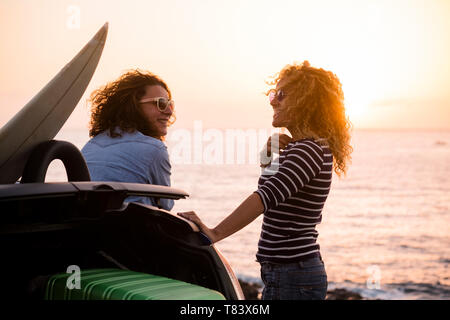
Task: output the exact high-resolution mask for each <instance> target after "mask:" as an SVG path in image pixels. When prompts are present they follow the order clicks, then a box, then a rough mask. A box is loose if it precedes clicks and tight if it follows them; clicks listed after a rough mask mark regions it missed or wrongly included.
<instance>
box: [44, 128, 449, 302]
mask: <svg viewBox="0 0 450 320" xmlns="http://www.w3.org/2000/svg"><path fill="white" fill-rule="evenodd" d="M216 131H219V135H220V130H216ZM216 133H217V132H216ZM169 136H170V129H169ZM55 139H58V140H66V141H70V142H72V143H74V144H75V145H76V146H77V147H79V148H82V147H83V145H84V144H85V143H86V141H87V140H88V133H87V129H85V130H70V129H67V130H64V129H63V130H62V131H61V132H60V133H59V134H58V136H57V137H56V138H55ZM169 140H170V139H168V141H167V145H168V150H169V155H170V156H171V158H172V151H175V150H177V152H179V150H180V145H179V144H178V145H177V144H176V143H174V142H173V141H172V142H171V141H169ZM352 146H353V148H354V152H353V154H352V163H351V164H350V165H349V169H348V172H347V176H346V177H343V178H339V177H337V176H334V177H333V182H332V187H331V192H330V195H329V197H328V200H327V202H326V205H325V208H324V210H323V218H322V223H321V224H320V225H318V228H317V229H318V232H319V238H318V242H319V244H320V246H321V254H322V258H323V260H324V262H325V267H326V270H327V274H328V281H329V289H334V288H345V289H347V290H350V291H353V292H357V293H359V294H361V295H362V296H363V297H365V298H369V299H450V269H449V264H450V131H449V130H434V131H432V130H355V131H354V132H353V134H352ZM204 147H205V148H204V149H208V147H207V146H204ZM194 149H195V148H194ZM194 149H193V151H192V152H193V154H195V152H196V151H195V150H194ZM224 150H225V151H226V150H227V149H224ZM209 151H211V148H209ZM215 151H217V150H215ZM219 151H220V150H219ZM216 154H217V152H216ZM219 154H220V152H219ZM191 156H192V155H191ZM173 157H174V158H176V159H178V160H177V161H175V162H174V163H173V164H172V186H173V187H176V188H179V189H183V190H185V191H186V192H188V193H189V194H190V197H189V198H188V199H186V200H178V201H176V203H175V206H174V208H173V209H172V211H173V212H180V211H191V210H193V211H196V212H197V213H198V215H199V216H200V217H201V218H202V219H203V221H204V222H205V223H206V224H207V225H209V226H215V225H216V224H217V223H219V222H220V221H221V220H222V219H223V218H225V217H226V216H227V215H228V214H230V213H231V212H232V211H233V210H234V209H235V208H236V207H237V206H238V205H239V204H240V203H241V202H242V201H243V200H244V199H245V198H246V197H247V196H249V195H250V194H251V193H252V192H253V191H255V190H256V188H257V181H258V177H259V174H260V168H259V166H258V165H257V164H255V163H254V162H253V161H250V160H249V161H247V162H246V161H228V162H227V161H223V164H217V163H221V161H216V163H215V162H214V161H203V162H202V161H200V163H199V162H198V161H197V162H196V161H190V162H191V163H189V161H180V160H179V159H180V157H179V154H173ZM191 158H192V157H191ZM185 159H187V158H185ZM215 159H216V160H217V158H215ZM224 159H226V155H225V156H224ZM219 160H220V159H219ZM58 162H59V161H54V162H53V163H52V164H51V166H50V168H49V171H48V173H47V179H46V181H65V180H66V175H65V172H64V168H63V166H62V164H61V163H58ZM214 163H215V164H214ZM261 223H262V217H258V218H257V219H256V220H255V221H253V222H252V223H251V224H249V225H248V226H247V227H245V228H244V229H243V230H241V231H239V232H237V233H235V234H234V235H232V236H230V237H229V238H227V239H224V240H222V241H220V242H219V243H217V244H215V246H216V247H217V248H218V249H219V250H220V251H221V252H222V253H223V255H224V256H225V257H226V258H227V260H228V262H229V263H230V264H231V266H232V268H233V270H234V271H235V273H236V275H237V276H238V277H239V278H241V279H243V280H246V281H250V282H257V283H260V284H262V282H261V280H260V270H259V264H258V263H257V262H256V261H255V254H256V250H257V243H258V239H259V234H260V229H261Z"/></svg>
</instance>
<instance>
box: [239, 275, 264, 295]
mask: <svg viewBox="0 0 450 320" xmlns="http://www.w3.org/2000/svg"><path fill="white" fill-rule="evenodd" d="M239 284H240V285H241V288H242V292H243V293H244V296H245V299H246V300H260V299H261V294H260V292H261V289H262V287H261V286H260V285H259V284H257V283H250V282H246V281H244V280H241V279H239Z"/></svg>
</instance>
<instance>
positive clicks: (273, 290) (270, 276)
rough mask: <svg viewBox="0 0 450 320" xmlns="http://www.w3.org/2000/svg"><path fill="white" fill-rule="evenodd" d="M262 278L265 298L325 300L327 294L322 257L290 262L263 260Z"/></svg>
mask: <svg viewBox="0 0 450 320" xmlns="http://www.w3.org/2000/svg"><path fill="white" fill-rule="evenodd" d="M261 279H262V281H263V282H264V290H263V293H262V299H263V300H324V299H325V297H326V295H327V288H328V282H327V273H326V271H325V265H324V263H323V261H322V259H321V258H320V257H315V258H311V259H309V260H306V261H301V262H296V263H289V264H275V263H271V262H262V263H261Z"/></svg>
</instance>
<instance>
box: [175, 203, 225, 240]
mask: <svg viewBox="0 0 450 320" xmlns="http://www.w3.org/2000/svg"><path fill="white" fill-rule="evenodd" d="M177 214H178V215H179V216H181V217H183V218H185V219H187V220H189V221H192V222H193V223H195V224H196V225H197V226H198V227H199V229H200V231H201V232H203V233H204V234H205V235H206V236H207V237H208V238H209V240H211V242H212V243H215V242H217V236H216V234H215V232H214V230H213V229H210V228H208V227H207V226H206V225H205V224H204V223H203V222H202V220H200V218H199V217H198V216H197V214H196V213H195V212H194V211H187V212H178V213H177Z"/></svg>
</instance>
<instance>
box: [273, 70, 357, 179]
mask: <svg viewBox="0 0 450 320" xmlns="http://www.w3.org/2000/svg"><path fill="white" fill-rule="evenodd" d="M273 78H274V80H273V81H270V82H268V84H269V85H276V84H277V83H278V82H280V81H281V80H283V82H284V83H285V84H283V88H282V89H283V90H284V91H285V92H286V94H287V96H286V98H285V99H286V104H287V106H288V111H287V112H289V113H290V116H291V117H292V118H293V119H294V122H295V124H294V129H295V130H296V133H297V134H299V135H300V136H302V137H305V138H313V139H319V138H322V139H326V141H327V144H328V146H329V147H330V150H331V152H332V154H333V158H334V160H333V162H334V163H333V167H334V171H335V172H336V174H337V175H338V176H341V174H342V173H343V174H344V175H345V173H346V171H347V163H348V162H349V161H351V156H350V154H351V153H352V151H353V148H352V147H351V146H350V138H351V137H350V130H351V127H352V125H351V123H350V121H349V119H348V117H347V116H346V115H345V107H344V92H343V91H342V84H341V82H340V81H339V79H338V77H337V76H336V75H335V74H334V73H332V72H330V71H326V70H324V69H319V68H314V67H311V65H310V64H309V62H308V61H304V62H303V63H301V64H297V63H295V64H292V65H287V66H285V67H284V68H283V69H282V70H281V71H280V72H279V73H277V74H275V76H274V77H273Z"/></svg>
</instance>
